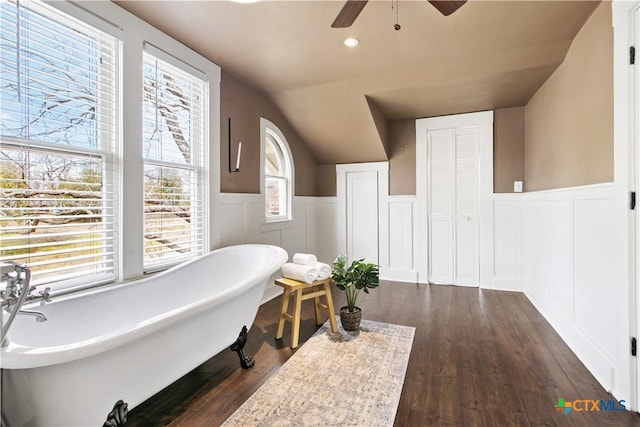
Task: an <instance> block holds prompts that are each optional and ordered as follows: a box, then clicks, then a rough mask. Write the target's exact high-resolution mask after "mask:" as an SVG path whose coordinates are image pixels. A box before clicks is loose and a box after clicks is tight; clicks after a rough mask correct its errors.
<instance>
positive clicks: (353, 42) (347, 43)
mask: <svg viewBox="0 0 640 427" xmlns="http://www.w3.org/2000/svg"><path fill="white" fill-rule="evenodd" d="M358 43H360V40H358V39H357V38H355V37H349V38H348V39H345V40H344V45H345V46H349V47H356V46H358Z"/></svg>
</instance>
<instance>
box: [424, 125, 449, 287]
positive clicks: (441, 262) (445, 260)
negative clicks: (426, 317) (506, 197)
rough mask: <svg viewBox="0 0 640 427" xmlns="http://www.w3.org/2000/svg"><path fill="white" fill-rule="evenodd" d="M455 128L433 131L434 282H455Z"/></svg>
mask: <svg viewBox="0 0 640 427" xmlns="http://www.w3.org/2000/svg"><path fill="white" fill-rule="evenodd" d="M454 136H455V132H454V130H453V129H443V130H437V131H433V132H429V135H428V136H427V140H428V156H429V183H430V188H431V191H430V192H429V199H428V205H429V236H430V239H429V243H430V244H429V271H430V279H429V280H430V282H432V283H438V284H451V283H453V265H454V264H453V261H454V259H453V257H454V252H453V214H454V211H453V206H454V199H453V197H454V169H453V167H452V166H453V158H454V157H453V154H454V153H453V149H454Z"/></svg>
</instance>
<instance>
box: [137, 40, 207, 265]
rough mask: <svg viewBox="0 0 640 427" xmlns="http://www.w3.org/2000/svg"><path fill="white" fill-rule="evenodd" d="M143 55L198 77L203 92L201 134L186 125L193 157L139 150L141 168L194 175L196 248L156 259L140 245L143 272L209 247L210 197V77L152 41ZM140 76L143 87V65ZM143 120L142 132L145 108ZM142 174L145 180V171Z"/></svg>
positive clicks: (191, 202)
mask: <svg viewBox="0 0 640 427" xmlns="http://www.w3.org/2000/svg"><path fill="white" fill-rule="evenodd" d="M146 58H153V59H155V61H156V66H157V63H158V61H159V62H162V63H164V66H167V67H168V68H169V69H171V68H173V69H175V70H176V71H177V72H178V73H180V74H182V75H183V76H180V75H178V77H188V78H192V79H194V80H196V79H197V80H198V81H199V82H198V83H201V84H202V88H201V92H200V94H201V96H202V100H201V101H200V102H201V108H200V113H199V116H200V117H198V114H196V117H195V119H196V120H200V121H201V125H200V129H199V133H200V137H199V138H197V139H196V140H194V139H193V138H192V137H193V131H194V129H193V127H191V128H190V129H189V134H190V138H189V139H190V143H191V144H192V145H191V147H190V152H191V156H192V159H191V160H190V161H189V162H187V161H185V162H184V163H182V162H174V161H170V160H163V159H154V158H147V157H145V155H144V152H143V151H144V150H141V152H140V156H141V160H142V163H143V166H142V169H143V171H144V169H145V168H146V167H147V166H150V167H157V168H161V169H165V168H166V169H173V170H178V171H182V172H184V171H188V172H190V173H192V174H193V177H192V179H191V184H192V185H193V188H191V189H190V191H189V205H190V206H195V208H193V209H192V210H191V213H192V214H194V218H193V221H192V222H191V223H190V224H191V232H190V235H191V238H190V242H191V243H190V247H193V248H194V249H195V250H194V251H193V253H191V254H189V255H188V256H174V257H169V258H166V259H164V260H161V261H158V262H149V259H148V258H147V257H146V253H145V251H144V249H143V258H142V263H143V265H142V268H143V271H144V273H151V272H155V271H161V270H165V269H167V268H170V267H172V266H174V265H177V264H180V263H182V262H185V261H188V260H190V259H193V258H195V257H198V256H201V255H203V254H205V253H207V252H208V251H209V238H208V235H207V233H206V230H207V229H208V221H207V219H208V217H209V199H210V197H208V196H209V185H208V181H209V179H208V173H207V170H208V169H209V167H210V164H209V152H208V145H209V144H208V138H207V136H208V124H207V123H208V120H207V118H208V116H209V109H210V106H209V97H208V96H207V93H208V92H209V79H208V78H207V75H206V74H205V73H203V72H202V71H200V70H198V69H197V68H195V67H192V66H191V65H189V64H187V63H184V62H182V61H181V60H180V59H178V58H175V57H174V56H172V55H170V54H169V53H167V52H164V51H163V50H161V49H159V48H157V47H155V46H154V45H152V44H151V43H148V42H145V43H144V52H143V60H142V63H143V64H146V63H147V62H146V61H147V59H146ZM185 75H186V76H185ZM142 77H143V78H142V80H143V83H142V87H143V88H144V67H143V71H142ZM144 104H145V101H144V100H142V105H143V110H144ZM156 114H157V109H156ZM142 122H143V126H142V127H143V129H142V130H143V132H144V122H145V114H144V112H143V114H142ZM156 130H157V129H156ZM163 131H164V130H161V131H160V132H163ZM141 142H142V145H143V146H144V137H143V138H142V141H141ZM195 143H197V144H195ZM142 178H143V181H144V174H143V177H142ZM143 189H144V184H143ZM142 197H143V200H146V194H145V192H144V191H143V194H142ZM194 201H195V203H194ZM143 210H144V203H143ZM142 216H143V228H144V227H145V225H144V221H145V217H146V214H145V213H143V215H142ZM196 224H197V225H196ZM198 239H199V243H198V242H197V241H198ZM194 241H196V243H195V247H194ZM146 242H147V240H146V237H145V232H144V230H143V233H142V245H143V248H144V247H145V246H146V245H145V243H146Z"/></svg>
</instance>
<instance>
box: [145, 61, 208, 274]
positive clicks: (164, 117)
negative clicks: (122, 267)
mask: <svg viewBox="0 0 640 427" xmlns="http://www.w3.org/2000/svg"><path fill="white" fill-rule="evenodd" d="M143 79H144V83H143V98H144V103H143V105H144V106H143V108H144V110H143V132H144V140H143V153H142V154H143V159H144V252H145V256H144V267H145V270H146V271H149V270H152V269H157V268H159V267H163V266H166V265H168V264H172V263H175V262H178V261H181V260H184V259H187V258H190V257H194V256H198V255H200V254H202V253H204V251H205V248H206V232H205V229H204V228H205V226H204V224H205V218H206V212H205V210H206V191H207V185H206V174H205V171H206V169H205V166H206V165H205V162H206V144H205V112H206V97H205V88H206V82H205V81H204V80H202V79H201V78H199V77H198V76H195V75H193V74H191V73H189V72H186V71H183V70H182V69H179V68H177V67H175V66H173V65H171V64H169V63H168V62H165V61H163V60H161V59H160V58H158V57H157V56H155V55H152V54H151V53H149V52H148V51H146V52H145V54H144V70H143Z"/></svg>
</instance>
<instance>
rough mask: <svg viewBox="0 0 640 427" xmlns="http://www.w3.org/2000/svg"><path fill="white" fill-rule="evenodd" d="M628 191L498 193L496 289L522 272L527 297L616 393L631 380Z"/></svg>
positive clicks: (606, 187) (582, 189) (579, 189)
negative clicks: (627, 224)
mask: <svg viewBox="0 0 640 427" xmlns="http://www.w3.org/2000/svg"><path fill="white" fill-rule="evenodd" d="M625 195H626V194H624V193H621V192H620V191H619V189H617V188H616V187H615V186H614V185H613V184H599V185H591V186H584V187H576V188H568V189H561V190H551V191H540V192H532V193H522V194H500V195H494V213H495V223H494V233H495V259H494V262H495V272H496V275H495V278H494V284H495V286H496V288H505V289H509V287H508V286H504V287H503V286H501V285H504V284H507V285H508V284H515V283H517V282H518V280H517V277H518V271H521V278H520V280H521V283H523V284H524V288H523V290H524V292H525V294H526V295H527V297H528V298H529V299H530V300H531V301H532V302H533V304H534V305H535V306H536V308H537V309H538V310H539V311H540V312H541V313H542V314H543V315H544V317H545V318H546V319H547V321H549V323H550V324H551V325H552V326H553V328H554V329H555V330H556V331H557V332H558V333H559V334H560V336H561V337H562V338H563V340H564V341H565V342H566V343H567V344H568V345H569V347H571V349H572V350H573V351H574V352H575V353H576V355H577V356H578V357H579V358H580V360H581V361H582V362H583V363H584V364H585V366H587V368H588V369H589V370H590V371H591V373H592V374H593V375H594V376H595V377H596V379H597V380H598V381H599V382H600V383H601V384H602V385H603V387H604V388H605V389H607V390H610V391H614V392H615V389H616V384H624V383H625V381H628V380H626V379H625V376H626V375H627V374H626V373H627V372H628V370H627V369H626V368H625V367H626V366H627V364H628V356H627V354H628V342H626V338H625V337H626V334H624V331H628V327H629V325H628V324H627V321H626V319H628V310H629V304H628V302H627V300H628V277H627V274H628V273H627V271H628V269H627V262H628V260H627V257H628V253H627V249H626V248H627V239H626V231H625V230H626V228H625V227H626V212H625V209H624V207H625V201H626V200H625ZM518 217H519V218H520V220H518ZM520 228H521V230H522V231H520ZM518 239H522V240H521V243H518ZM518 248H522V251H519V250H518ZM519 254H521V259H520V260H518V259H517V258H518V257H519ZM516 266H522V268H521V270H518V268H517V267H516ZM506 278H508V279H511V280H506ZM512 290H518V289H516V288H515V287H513V288H512ZM621 332H623V334H621ZM621 335H622V337H621ZM623 387H624V386H623Z"/></svg>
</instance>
